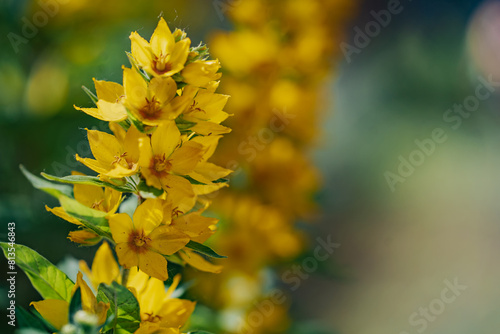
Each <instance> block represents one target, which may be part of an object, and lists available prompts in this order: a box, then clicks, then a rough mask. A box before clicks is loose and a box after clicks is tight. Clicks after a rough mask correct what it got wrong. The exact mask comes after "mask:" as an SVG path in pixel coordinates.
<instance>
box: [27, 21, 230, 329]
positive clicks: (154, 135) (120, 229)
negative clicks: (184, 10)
mask: <svg viewBox="0 0 500 334" xmlns="http://www.w3.org/2000/svg"><path fill="white" fill-rule="evenodd" d="M130 39H131V53H130V54H128V56H129V59H130V61H131V64H132V67H131V68H125V67H124V68H123V85H120V84H118V83H115V82H108V81H102V80H95V79H94V83H95V89H96V95H93V94H92V93H90V92H89V94H90V95H91V97H93V100H94V102H95V104H96V107H95V108H81V107H76V106H75V108H76V109H78V110H81V111H83V112H85V113H86V114H88V115H91V116H93V117H95V118H97V119H99V120H102V121H106V122H109V129H110V130H111V132H112V133H107V132H102V131H98V130H87V136H88V140H89V144H90V148H91V151H92V154H93V158H85V157H80V156H78V155H76V159H77V160H78V161H79V162H81V163H82V164H84V165H85V166H87V167H88V168H90V169H91V170H93V171H95V172H96V173H97V174H98V176H97V177H91V176H86V175H83V174H81V173H76V172H74V173H73V175H71V176H69V177H67V178H59V179H58V181H61V182H66V183H73V184H74V186H73V196H74V199H72V198H68V197H60V198H59V199H60V202H61V207H56V208H48V207H47V210H49V211H51V212H52V213H54V214H55V215H57V216H59V217H61V218H63V219H65V220H67V221H69V222H71V223H73V224H76V225H78V226H79V229H78V230H76V231H73V232H71V233H70V235H69V239H70V240H72V241H74V242H77V243H80V244H83V245H95V244H96V243H98V242H100V241H101V240H102V239H107V241H108V242H110V243H111V244H112V245H113V246H114V249H115V252H116V255H117V257H118V263H119V265H121V266H122V267H123V269H122V270H121V271H120V268H119V265H118V263H116V261H115V259H114V257H113V254H112V250H111V248H110V247H109V245H108V243H107V242H106V241H105V242H104V243H103V244H102V245H101V247H100V248H99V250H98V252H97V254H96V257H95V259H94V263H93V265H92V270H90V269H89V268H88V266H87V265H86V264H81V271H82V272H84V273H85V274H86V276H87V277H89V278H90V280H91V281H92V284H93V288H94V289H96V290H97V289H98V287H99V284H100V283H105V284H111V283H112V282H113V281H115V282H118V283H120V284H122V285H124V286H126V287H127V288H128V289H129V290H130V291H132V292H133V293H134V295H135V297H136V298H137V300H138V302H139V305H140V311H141V326H140V328H139V329H138V330H137V331H136V333H141V334H144V333H159V332H161V333H179V329H180V327H181V326H183V325H184V324H185V322H186V321H187V320H188V318H189V316H190V314H191V313H192V312H193V310H194V305H195V303H194V302H191V301H187V300H181V299H175V298H172V297H171V295H172V293H173V291H174V290H175V288H176V286H177V285H178V284H179V279H180V278H179V277H178V276H175V278H174V279H173V283H172V285H171V286H170V288H169V290H168V291H167V292H166V291H165V288H164V283H163V282H164V281H166V280H167V279H168V278H169V270H168V269H167V261H168V262H173V263H175V264H177V265H181V266H184V265H186V264H187V265H190V266H192V267H194V268H196V269H198V270H201V271H204V272H210V273H219V272H220V271H221V266H219V265H215V264H213V263H211V262H209V261H208V260H207V259H206V257H204V256H202V254H207V253H208V255H210V252H213V251H212V250H211V249H210V248H208V247H207V246H204V245H203V243H204V242H205V241H206V240H207V239H208V238H209V237H210V236H211V235H212V234H213V233H214V232H215V229H216V226H215V225H216V224H217V219H215V218H209V217H205V216H203V215H202V213H203V212H204V211H205V210H206V209H207V207H208V206H209V204H210V202H209V201H208V199H206V198H204V195H207V194H210V193H212V192H214V191H216V190H218V189H220V188H222V187H225V186H227V183H226V181H227V180H226V179H225V177H227V176H228V175H229V174H230V173H231V172H232V171H231V170H229V169H226V168H222V167H219V166H218V165H215V164H213V163H211V162H209V161H208V160H209V159H210V158H211V156H212V155H213V153H214V152H215V150H216V148H217V145H218V142H219V139H220V138H221V137H222V135H223V134H226V133H229V132H230V129H229V128H227V127H225V126H223V125H221V124H220V123H221V122H223V121H224V120H226V118H227V117H228V116H229V115H228V114H227V113H225V112H224V111H223V108H224V106H225V104H226V102H227V101H228V96H227V95H222V94H218V93H216V92H215V91H216V89H217V86H218V81H217V80H218V79H219V78H220V77H221V73H219V68H220V65H219V61H218V60H208V56H209V55H208V49H207V48H206V47H205V46H204V45H199V46H195V47H192V46H191V41H190V39H189V38H187V36H186V34H185V33H184V32H183V31H181V30H175V31H174V32H171V30H170V29H169V27H168V25H167V23H166V22H165V20H164V19H163V18H161V19H160V21H159V23H158V26H157V28H156V29H155V31H154V33H153V35H152V37H151V39H150V41H149V42H148V41H147V40H145V39H144V38H142V37H141V36H140V35H139V34H137V33H136V32H133V33H132V34H131V35H130ZM46 177H50V176H46ZM124 193H131V194H130V195H124ZM125 202H127V203H125ZM122 204H123V205H122ZM125 204H127V205H125ZM130 205H132V210H129V211H126V209H123V208H124V207H130ZM82 208H83V209H82ZM119 208H120V212H119V213H118V211H119ZM82 210H83V211H82ZM75 212H78V214H75ZM82 212H83V213H84V214H83V213H82ZM89 221H90V222H92V223H89ZM213 254H215V255H214V256H218V255H217V254H216V253H215V252H213ZM77 288H80V289H81V297H82V306H83V310H84V311H86V312H88V313H89V314H91V315H96V316H97V317H98V324H99V325H103V324H104V322H105V320H106V312H107V310H108V308H109V304H105V303H103V302H99V303H97V301H96V296H95V295H94V294H93V292H92V289H91V288H89V286H88V285H87V284H86V283H85V282H84V281H83V279H82V274H81V273H80V274H79V276H78V280H77V285H76V286H75V288H74V290H73V293H74V291H75V290H76V289H77ZM34 306H35V308H36V309H37V310H38V312H39V313H40V314H42V316H44V317H45V318H46V319H47V320H48V321H49V322H50V323H51V324H52V325H53V327H54V328H56V329H61V327H62V326H63V325H64V324H66V322H67V318H68V306H69V305H68V302H66V301H60V300H51V299H47V300H44V301H41V302H36V303H34Z"/></svg>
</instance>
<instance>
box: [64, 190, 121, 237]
mask: <svg viewBox="0 0 500 334" xmlns="http://www.w3.org/2000/svg"><path fill="white" fill-rule="evenodd" d="M59 202H60V203H61V206H62V207H63V209H64V211H66V213H67V214H69V215H70V216H73V217H75V218H76V219H78V220H79V221H80V222H81V223H82V225H83V226H85V227H86V228H88V229H91V230H92V231H94V232H95V233H97V234H99V235H100V236H103V237H105V238H111V233H110V230H109V225H108V220H107V218H106V215H107V213H106V212H103V211H99V210H95V209H92V208H89V207H88V206H85V205H83V204H82V203H80V202H78V201H77V200H75V199H73V198H69V197H66V196H61V197H60V198H59Z"/></svg>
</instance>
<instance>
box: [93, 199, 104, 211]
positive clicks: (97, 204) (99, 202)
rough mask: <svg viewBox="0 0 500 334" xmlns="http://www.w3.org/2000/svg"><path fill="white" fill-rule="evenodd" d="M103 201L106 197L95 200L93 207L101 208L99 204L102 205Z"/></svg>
mask: <svg viewBox="0 0 500 334" xmlns="http://www.w3.org/2000/svg"><path fill="white" fill-rule="evenodd" d="M103 201H104V199H101V200H100V201H95V202H94V203H92V209H98V210H99V205H101V204H102V202H103Z"/></svg>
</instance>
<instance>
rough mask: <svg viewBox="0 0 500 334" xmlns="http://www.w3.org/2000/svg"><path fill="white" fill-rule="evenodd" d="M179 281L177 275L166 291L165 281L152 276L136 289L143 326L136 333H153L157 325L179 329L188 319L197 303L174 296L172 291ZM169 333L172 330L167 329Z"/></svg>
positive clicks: (158, 326) (161, 327)
mask: <svg viewBox="0 0 500 334" xmlns="http://www.w3.org/2000/svg"><path fill="white" fill-rule="evenodd" d="M179 282H180V275H176V276H175V277H174V280H173V282H172V285H170V287H169V288H168V290H167V291H165V285H164V284H163V282H162V281H160V280H158V279H156V278H154V277H151V278H149V280H147V281H146V284H145V285H143V286H142V287H139V289H136V290H135V291H136V297H137V300H138V302H139V306H140V310H141V328H140V329H139V330H138V331H136V333H151V332H150V330H152V329H153V328H155V327H156V328H157V329H167V328H172V329H174V330H177V331H178V329H179V328H180V327H182V326H183V325H184V324H185V323H186V322H187V321H188V319H189V317H190V316H191V313H193V311H194V308H195V305H196V303H195V302H192V301H189V300H185V299H178V298H172V293H173V292H174V291H175V289H176V288H177V286H178V284H179ZM167 333H170V332H169V331H167ZM172 333H174V332H172ZM175 333H177V332H175Z"/></svg>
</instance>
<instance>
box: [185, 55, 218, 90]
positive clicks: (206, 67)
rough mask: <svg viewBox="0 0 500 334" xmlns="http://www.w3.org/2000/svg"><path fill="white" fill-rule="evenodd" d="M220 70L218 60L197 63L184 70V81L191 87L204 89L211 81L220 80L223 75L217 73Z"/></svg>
mask: <svg viewBox="0 0 500 334" xmlns="http://www.w3.org/2000/svg"><path fill="white" fill-rule="evenodd" d="M219 68H220V63H219V61H218V60H205V61H195V62H192V63H190V64H188V65H187V66H186V67H185V68H184V69H183V70H182V76H183V77H184V81H185V82H186V83H188V84H190V85H194V86H197V87H204V86H206V85H208V84H209V82H210V81H213V80H217V79H219V78H220V77H221V76H222V74H221V73H217V71H218V70H219Z"/></svg>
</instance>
